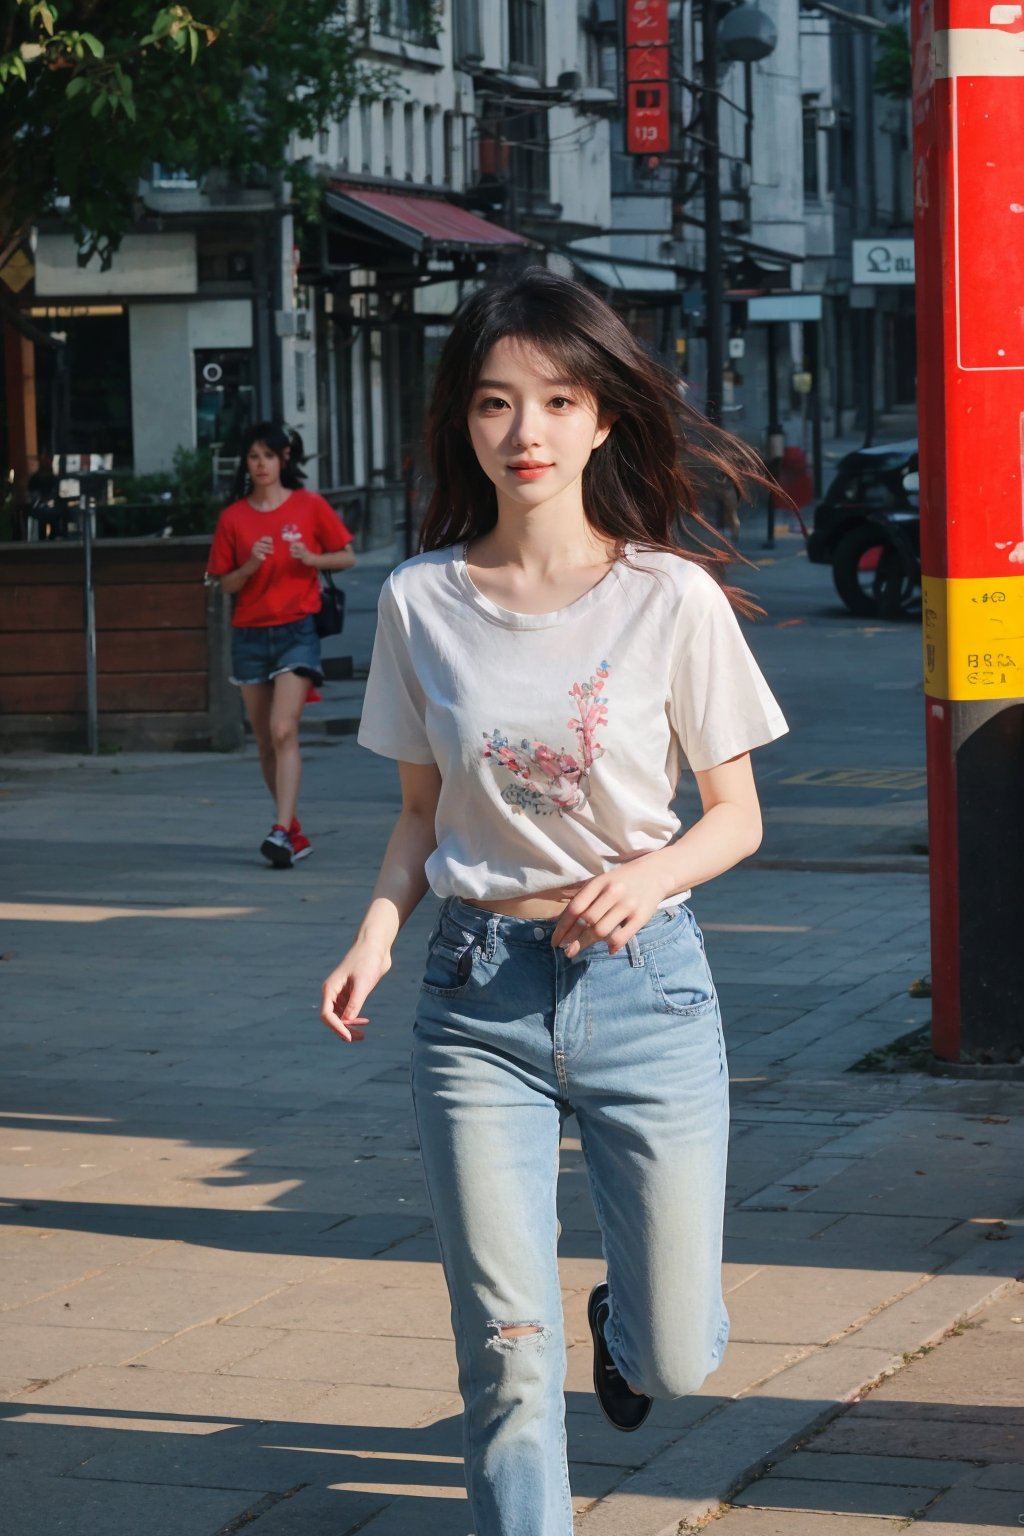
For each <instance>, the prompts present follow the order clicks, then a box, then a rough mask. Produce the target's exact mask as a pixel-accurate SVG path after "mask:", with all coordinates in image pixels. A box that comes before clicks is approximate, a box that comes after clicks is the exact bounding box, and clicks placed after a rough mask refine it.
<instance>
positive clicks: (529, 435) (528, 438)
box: [512, 411, 541, 448]
mask: <svg viewBox="0 0 1024 1536" xmlns="http://www.w3.org/2000/svg"><path fill="white" fill-rule="evenodd" d="M540 439H541V434H540V429H539V427H538V426H537V421H536V417H535V416H534V415H533V414H532V413H531V412H529V411H524V412H523V413H522V414H521V415H520V416H518V417H517V418H516V420H515V421H514V422H513V424H512V441H513V443H515V445H516V446H517V447H519V448H526V447H532V446H534V445H535V444H536V443H539V442H540Z"/></svg>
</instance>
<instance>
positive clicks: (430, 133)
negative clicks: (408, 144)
mask: <svg viewBox="0 0 1024 1536" xmlns="http://www.w3.org/2000/svg"><path fill="white" fill-rule="evenodd" d="M423 180H424V181H429V182H433V180H434V109H433V107H424V108H423Z"/></svg>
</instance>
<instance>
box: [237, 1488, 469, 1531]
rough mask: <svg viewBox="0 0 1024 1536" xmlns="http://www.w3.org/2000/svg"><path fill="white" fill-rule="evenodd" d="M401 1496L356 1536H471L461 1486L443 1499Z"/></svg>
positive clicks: (430, 1492)
mask: <svg viewBox="0 0 1024 1536" xmlns="http://www.w3.org/2000/svg"><path fill="white" fill-rule="evenodd" d="M381 1486H382V1487H387V1486H388V1485H387V1484H386V1483H383V1484H382V1485H381ZM402 1492H403V1493H404V1494H405V1497H398V1498H393V1499H392V1501H391V1502H390V1503H389V1504H387V1505H386V1507H385V1508H384V1509H383V1510H382V1511H381V1513H380V1514H379V1515H375V1516H374V1517H373V1518H372V1519H371V1520H370V1521H369V1522H368V1524H366V1525H363V1526H360V1527H359V1536H364V1532H365V1536H412V1532H414V1531H416V1532H420V1531H422V1532H423V1536H427V1532H429V1533H430V1536H473V1517H472V1515H471V1514H470V1512H469V1502H468V1500H467V1498H466V1494H465V1488H464V1486H463V1487H462V1488H461V1489H460V1488H456V1487H455V1486H454V1484H453V1486H452V1491H451V1492H450V1493H448V1494H447V1495H446V1496H445V1497H444V1498H439V1497H438V1491H437V1490H436V1489H429V1488H424V1489H422V1490H420V1491H419V1496H416V1495H417V1490H415V1489H409V1490H405V1489H403V1490H402ZM410 1495H412V1496H410ZM256 1530H257V1531H258V1530H259V1526H257V1527H256Z"/></svg>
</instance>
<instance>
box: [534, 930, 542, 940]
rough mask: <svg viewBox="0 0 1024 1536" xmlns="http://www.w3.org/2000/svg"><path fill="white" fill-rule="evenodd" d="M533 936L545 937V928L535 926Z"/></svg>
mask: <svg viewBox="0 0 1024 1536" xmlns="http://www.w3.org/2000/svg"><path fill="white" fill-rule="evenodd" d="M533 936H534V938H535V939H542V938H543V937H544V929H543V928H535V929H534V930H533Z"/></svg>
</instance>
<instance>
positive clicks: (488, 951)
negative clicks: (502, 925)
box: [484, 917, 500, 960]
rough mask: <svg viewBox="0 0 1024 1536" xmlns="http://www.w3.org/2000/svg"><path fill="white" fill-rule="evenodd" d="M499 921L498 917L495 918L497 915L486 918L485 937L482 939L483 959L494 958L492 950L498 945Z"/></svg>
mask: <svg viewBox="0 0 1024 1536" xmlns="http://www.w3.org/2000/svg"><path fill="white" fill-rule="evenodd" d="M499 921H500V919H499V918H497V917H489V918H488V919H487V938H486V940H485V941H484V959H485V960H493V959H494V951H495V950H496V949H497V947H498V923H499Z"/></svg>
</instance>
